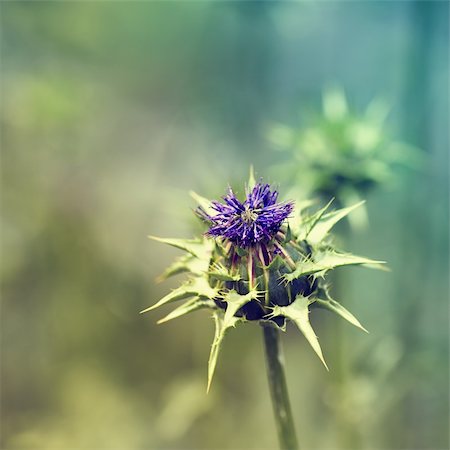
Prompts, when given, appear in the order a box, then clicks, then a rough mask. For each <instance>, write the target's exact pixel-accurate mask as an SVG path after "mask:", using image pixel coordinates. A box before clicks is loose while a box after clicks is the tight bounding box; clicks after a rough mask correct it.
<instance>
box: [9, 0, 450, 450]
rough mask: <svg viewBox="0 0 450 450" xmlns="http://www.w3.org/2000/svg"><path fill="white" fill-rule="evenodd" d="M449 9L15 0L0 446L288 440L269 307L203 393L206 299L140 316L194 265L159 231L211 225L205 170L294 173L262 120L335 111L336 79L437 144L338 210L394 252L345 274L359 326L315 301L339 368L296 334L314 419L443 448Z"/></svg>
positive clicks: (236, 335) (299, 382) (297, 401)
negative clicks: (375, 266)
mask: <svg viewBox="0 0 450 450" xmlns="http://www.w3.org/2000/svg"><path fill="white" fill-rule="evenodd" d="M448 9H449V6H448V3H446V2H434V1H422V2H415V1H396V2H369V1H367V2H365V1H361V2H353V1H352V2H350V1H349V2H343V1H342V2H331V1H330V2H326V1H323V2H282V1H280V2H277V1H268V2H259V1H252V2H239V1H237V2H212V1H211V2H181V1H180V2H167V3H165V2H120V1H118V2H64V3H63V2H50V1H49V2H46V1H39V2H25V1H18V2H3V3H2V5H1V12H2V15H1V24H2V40H1V58H2V77H1V90H2V99H3V101H2V114H1V120H2V142H1V143H2V181H1V183H2V216H3V219H2V269H1V275H2V313H3V314H2V330H1V333H2V338H1V356H2V364H1V371H2V402H1V407H2V413H1V422H2V433H1V448H4V449H11V450H12V449H20V450H31V449H69V448H70V449H74V450H75V449H77V450H78V449H100V448H105V449H112V448H117V449H148V448H152V449H175V448H177V449H180V448H183V449H184V448H185V449H243V448H252V449H272V448H276V446H277V441H276V434H275V427H274V424H273V419H272V411H271V405H270V399H269V394H268V388H267V384H266V374H265V367H264V359H263V352H262V339H261V332H260V330H259V328H258V326H256V325H255V324H249V325H246V326H244V327H242V328H240V329H237V330H236V331H234V332H232V333H230V335H229V337H227V340H226V342H225V346H224V349H223V352H222V354H221V357H220V360H219V365H218V369H217V372H216V378H215V380H214V384H213V388H212V392H211V393H210V394H209V395H206V394H205V389H206V364H207V359H208V353H209V349H210V344H211V342H212V337H213V322H212V321H211V319H210V318H209V314H208V313H207V312H198V313H195V314H194V315H192V316H190V317H188V318H185V319H180V320H177V321H173V322H171V323H168V324H165V325H161V326H156V324H155V322H156V320H157V319H159V318H160V317H162V316H163V315H164V313H166V312H167V311H169V310H170V308H166V310H164V311H162V310H161V311H155V312H151V313H149V314H147V315H144V316H140V315H139V314H138V312H139V311H140V310H141V309H143V308H145V307H147V306H149V305H150V304H152V303H154V302H155V301H156V300H157V299H158V298H160V297H161V296H163V295H164V294H165V293H167V292H168V290H169V289H171V288H173V287H175V286H176V285H177V284H178V283H179V281H180V280H179V279H175V280H171V281H168V282H165V283H164V284H159V285H158V284H156V283H155V281H154V280H155V278H156V276H157V275H158V274H159V273H161V272H162V270H163V269H164V268H165V267H166V265H167V264H168V263H169V262H170V261H171V260H172V259H173V258H174V257H175V256H177V255H178V254H179V253H178V252H177V251H176V250H175V249H171V248H169V247H165V246H163V245H161V244H158V243H156V242H151V241H149V240H148V239H147V238H146V236H147V235H148V234H154V235H159V236H173V237H190V236H192V235H194V234H195V233H198V232H200V230H201V227H200V225H199V224H198V223H197V221H196V219H195V218H194V216H193V214H192V211H191V209H192V208H193V207H194V203H193V202H192V201H191V199H190V197H189V196H188V191H189V190H191V189H193V190H196V191H198V192H199V193H201V194H203V195H205V196H207V197H210V198H214V197H218V196H220V195H222V193H223V192H224V190H225V188H226V186H227V185H228V183H231V184H232V185H233V186H236V187H238V190H239V189H240V192H242V186H243V182H244V181H245V179H246V177H247V173H248V167H249V165H250V164H253V165H254V166H255V169H256V171H257V173H258V175H260V176H263V177H264V178H265V179H267V180H269V181H273V182H276V183H278V185H279V188H280V192H281V195H282V194H283V192H286V191H287V190H288V186H286V185H285V184H284V183H283V180H281V179H274V175H273V173H274V172H273V168H272V167H273V164H275V163H276V162H277V158H278V157H279V154H277V153H275V152H273V151H272V150H271V146H270V144H268V143H267V141H266V140H265V139H264V132H265V130H266V128H267V126H268V124H269V123H271V122H272V121H277V122H283V123H287V124H291V125H296V124H298V123H302V120H303V117H305V115H307V114H308V113H310V112H315V111H319V110H320V101H321V100H320V96H321V92H322V89H323V87H324V86H325V85H326V84H328V83H338V84H340V85H341V86H343V88H344V89H345V91H346V93H347V95H348V98H349V102H350V104H351V105H352V107H353V108H354V109H355V110H356V111H362V110H363V109H364V107H365V106H366V105H367V103H368V102H369V101H370V100H371V99H372V98H373V97H375V96H378V95H381V96H383V97H384V98H386V99H387V100H388V101H389V102H390V104H391V105H392V111H391V113H390V115H389V118H388V120H387V124H386V127H387V128H386V130H387V132H389V133H391V135H392V136H393V137H395V138H397V139H401V140H403V141H405V142H408V143H410V144H412V145H414V146H417V147H419V148H421V149H422V150H423V152H424V155H425V164H424V167H423V169H422V170H421V171H419V172H417V171H407V170H404V171H401V172H399V173H398V178H397V182H396V184H395V186H390V187H386V188H380V189H377V190H374V191H373V192H372V193H371V194H370V195H369V196H368V198H367V208H368V213H369V219H370V225H369V228H368V229H366V230H362V231H359V232H355V233H353V232H350V231H349V230H348V229H346V228H345V227H343V228H341V230H340V231H341V234H340V238H339V239H340V240H341V243H342V246H343V247H345V248H346V249H348V250H349V251H352V252H354V253H357V254H362V255H367V256H369V257H373V258H375V259H384V260H386V261H388V263H389V266H390V268H391V272H390V273H382V272H376V271H369V270H363V269H356V268H355V269H348V270H342V273H341V271H337V273H338V275H337V276H338V277H339V278H337V277H336V283H337V286H336V291H335V292H336V294H339V298H337V299H338V300H341V301H342V302H343V304H345V305H346V306H347V307H348V308H349V309H350V310H352V311H353V312H354V313H355V315H356V316H357V317H358V318H359V319H360V320H361V322H362V323H363V324H364V325H365V326H366V328H368V329H369V330H370V334H369V335H364V334H362V333H360V332H359V331H358V330H356V329H353V328H352V327H350V325H348V326H347V325H346V324H343V326H342V330H341V332H340V334H341V338H340V339H341V340H342V342H341V345H340V346H339V348H336V339H335V334H334V330H335V329H336V328H335V323H336V321H337V320H338V319H337V318H335V317H331V316H329V315H327V313H326V312H320V311H318V312H314V313H313V316H312V321H313V325H314V326H315V329H316V331H317V334H318V336H319V338H320V342H321V344H322V347H323V350H324V354H325V357H326V358H327V360H328V361H329V363H330V364H329V365H330V368H331V372H330V373H327V372H326V371H325V370H324V369H323V367H322V366H321V364H320V361H319V360H318V359H317V357H316V356H315V355H314V354H313V352H312V351H311V349H310V348H309V347H308V345H307V343H306V341H305V339H304V338H303V337H302V336H301V335H300V333H299V332H298V331H297V330H295V329H294V328H293V327H292V328H289V329H288V331H287V333H286V335H283V342H284V346H285V353H286V355H285V357H286V362H287V376H288V384H289V388H290V393H291V397H292V407H293V411H294V416H295V419H296V425H297V429H298V434H299V440H300V443H301V444H302V448H306V449H335V448H336V449H338V448H339V449H348V448H355V449H374V448H378V449H386V450H387V449H406V448H414V449H446V448H448V446H449V437H448V423H449V403H448V399H449V384H448V379H449V370H448V368H449V366H448V356H449V348H448V347H449V345H448V344H449V314H448V300H449V296H448V294H449V292H448V291H449V281H448V273H449V267H448V249H449V242H448V241H449V240H448V236H449V229H448V228H449V227H448V225H449V224H448V219H449V208H448V205H449V202H448V192H449V190H448V180H449V176H448V173H449V162H448V149H449V147H448V123H449V117H448V98H449V97H448V94H449V92H448V76H449V66H448V51H449V46H448V36H449V30H448V14H449V11H448ZM299 170H301V167H300V168H299ZM337 355H339V356H337ZM333 366H334V368H335V372H333ZM338 366H339V367H340V369H339V371H338V372H339V373H340V374H344V375H343V377H344V378H345V379H344V381H343V382H342V385H340V386H341V387H340V388H339V387H337V386H338V385H337V384H336V383H337V382H336V379H337V378H338V377H337V376H336V371H337V369H336V368H337V367H338ZM342 386H343V387H342ZM342 389H343V390H342Z"/></svg>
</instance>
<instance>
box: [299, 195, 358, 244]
mask: <svg viewBox="0 0 450 450" xmlns="http://www.w3.org/2000/svg"><path fill="white" fill-rule="evenodd" d="M363 203H364V201H362V202H359V203H357V204H356V205H352V206H349V207H348V208H342V209H338V210H336V211H333V212H330V213H328V214H322V215H321V216H320V218H319V220H317V221H316V222H315V223H314V225H313V226H312V227H311V229H310V230H309V232H308V233H307V236H306V237H307V239H308V241H309V242H311V243H312V244H315V243H318V242H321V241H322V240H323V239H324V238H325V236H326V235H327V234H328V232H329V231H330V230H331V229H332V228H333V227H334V225H336V223H337V222H339V221H340V220H341V219H343V218H344V217H345V216H347V215H348V214H349V213H350V212H352V211H353V210H354V209H355V208H358V206H361V205H362V204H363ZM327 206H328V205H327ZM321 211H322V210H321Z"/></svg>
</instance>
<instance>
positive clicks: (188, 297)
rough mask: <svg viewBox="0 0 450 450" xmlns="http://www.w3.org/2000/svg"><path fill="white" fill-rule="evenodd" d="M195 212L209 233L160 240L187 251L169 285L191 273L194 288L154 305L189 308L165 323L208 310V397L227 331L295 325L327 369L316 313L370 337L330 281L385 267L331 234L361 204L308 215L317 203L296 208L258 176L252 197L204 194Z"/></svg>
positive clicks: (178, 291)
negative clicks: (343, 269)
mask: <svg viewBox="0 0 450 450" xmlns="http://www.w3.org/2000/svg"><path fill="white" fill-rule="evenodd" d="M193 197H194V198H195V199H196V200H197V202H198V203H199V207H198V208H197V210H196V211H195V213H196V214H197V216H198V217H199V218H200V220H202V221H203V222H204V223H205V225H207V227H208V229H207V231H206V232H205V234H204V235H203V236H202V237H201V238H198V239H195V240H181V239H161V238H154V237H153V239H156V240H158V241H160V242H164V243H167V244H169V245H172V246H175V247H178V248H180V249H181V250H184V252H185V254H184V255H183V256H182V257H181V258H179V259H178V260H177V261H175V263H174V264H173V265H172V266H170V267H169V268H168V269H167V270H166V272H165V273H164V274H163V278H166V277H168V276H171V275H174V274H176V273H180V272H187V273H188V275H189V277H188V280H187V281H186V282H185V283H183V284H182V285H181V286H180V287H178V288H176V289H175V290H173V291H172V292H170V293H169V294H168V295H166V296H165V297H164V298H162V299H161V300H160V301H159V302H157V303H156V304H155V305H153V306H151V307H149V308H147V309H145V310H144V311H142V312H146V311H150V310H152V309H154V308H157V307H159V306H161V305H165V304H167V303H171V302H175V301H178V300H182V299H184V300H185V303H183V304H182V305H181V306H179V307H178V308H177V309H175V310H174V311H172V312H171V313H170V314H169V315H167V316H166V317H165V318H163V319H161V320H160V321H159V323H161V322H166V321H168V320H171V319H174V318H176V317H180V316H182V315H186V314H189V313H191V312H193V311H195V310H198V309H202V308H209V309H211V310H212V311H213V317H214V320H215V324H216V333H215V338H214V342H213V345H212V349H211V354H210V358H209V366H208V389H209V387H210V384H211V380H212V376H213V373H214V370H215V367H216V363H217V356H218V353H219V349H220V346H221V343H222V341H223V338H224V336H225V334H226V333H227V331H228V330H229V329H230V328H232V327H235V326H236V325H237V324H241V323H244V322H264V323H271V324H273V326H276V327H278V328H280V329H282V330H285V326H286V321H287V320H291V321H292V322H294V323H295V324H296V325H297V327H298V328H299V330H300V331H301V332H302V333H303V335H304V336H305V337H306V339H307V341H308V342H309V343H310V345H311V346H312V348H313V349H314V351H315V352H316V354H317V355H318V356H319V358H320V359H321V361H322V362H323V364H324V365H325V367H326V363H325V360H324V358H323V355H322V350H321V348H320V345H319V342H318V340H317V337H316V335H315V333H314V331H313V329H312V327H311V324H310V322H309V313H310V310H311V308H312V307H319V308H324V309H328V310H330V311H332V312H334V313H335V314H337V315H339V316H341V317H342V318H344V319H346V320H347V321H349V322H350V323H351V324H353V325H355V326H356V327H358V328H360V329H362V330H365V329H364V328H363V326H362V325H361V324H360V322H359V321H358V320H357V319H356V318H355V317H354V316H353V315H352V314H351V313H350V312H349V311H348V310H347V309H345V308H344V307H343V306H342V305H341V304H340V303H338V302H337V301H335V300H333V299H332V298H331V297H330V295H329V292H328V287H327V283H326V276H327V274H328V272H329V271H330V270H332V269H334V268H336V267H340V266H350V265H368V266H371V267H377V266H378V265H379V264H381V263H382V261H373V260H370V259H367V258H363V257H360V256H355V255H351V254H349V253H344V252H341V251H338V250H337V249H335V248H334V246H333V245H332V241H331V239H330V236H329V232H330V230H331V228H332V227H333V226H334V225H335V224H336V223H337V222H338V221H339V220H340V219H342V218H343V217H345V216H346V215H347V214H349V213H350V212H351V211H352V210H353V209H355V208H356V207H358V206H359V205H360V204H357V205H354V206H352V207H349V208H344V209H339V210H336V211H329V206H330V204H328V205H327V206H325V207H324V208H322V209H320V210H319V211H317V212H315V213H312V214H309V213H307V209H308V208H309V206H310V205H311V202H303V204H297V205H295V204H294V202H293V201H284V202H279V201H278V192H277V191H276V190H275V189H273V188H271V186H270V185H269V184H265V183H262V181H261V182H259V183H255V181H254V177H253V176H252V175H251V177H250V180H249V183H248V185H247V187H246V195H245V198H244V199H243V200H239V199H238V197H237V196H236V195H235V193H234V192H233V190H232V189H231V188H229V189H228V191H227V193H226V195H225V196H224V197H223V198H222V200H223V201H222V202H219V201H208V200H206V199H205V198H203V197H200V196H199V195H197V194H193Z"/></svg>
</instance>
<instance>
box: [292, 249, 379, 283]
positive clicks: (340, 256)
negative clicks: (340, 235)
mask: <svg viewBox="0 0 450 450" xmlns="http://www.w3.org/2000/svg"><path fill="white" fill-rule="evenodd" d="M384 263H385V262H384V261H375V260H373V259H369V258H363V257H362V256H356V255H351V254H349V253H337V252H327V253H324V254H323V255H322V257H321V258H320V259H318V260H316V261H313V260H311V259H306V260H304V261H299V262H298V263H297V267H296V269H295V270H294V271H292V272H290V273H286V274H284V275H283V279H284V281H286V282H291V281H293V280H295V279H296V278H300V277H301V276H304V275H311V274H314V273H319V272H323V273H325V272H326V271H328V270H332V269H335V268H336V267H342V266H355V265H365V266H367V267H370V268H376V269H378V268H380V267H381V265H382V264H384Z"/></svg>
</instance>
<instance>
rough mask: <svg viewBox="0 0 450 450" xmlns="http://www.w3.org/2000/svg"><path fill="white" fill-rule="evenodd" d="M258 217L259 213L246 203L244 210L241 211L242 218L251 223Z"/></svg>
mask: <svg viewBox="0 0 450 450" xmlns="http://www.w3.org/2000/svg"><path fill="white" fill-rule="evenodd" d="M257 218H258V214H257V213H256V212H255V211H254V210H252V209H251V208H250V207H249V206H248V205H245V209H244V211H243V212H242V213H241V219H242V220H243V221H244V222H245V223H246V224H248V225H251V224H252V223H253V222H254V221H255V220H256V219H257Z"/></svg>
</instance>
